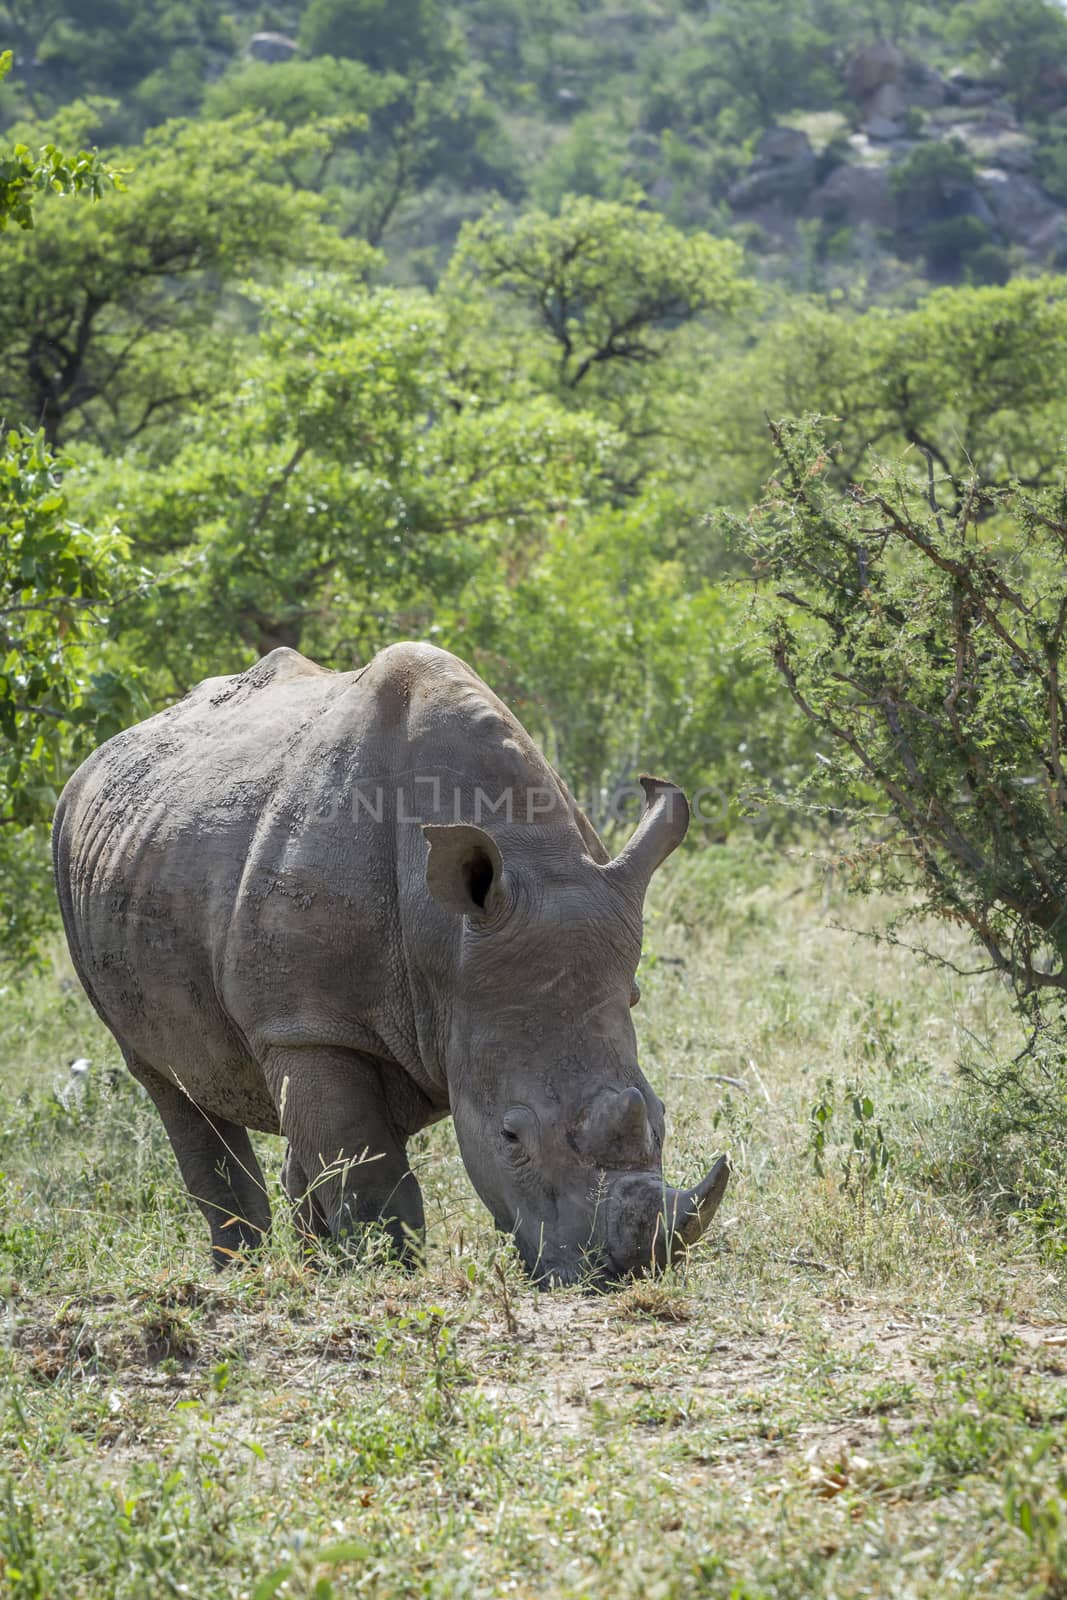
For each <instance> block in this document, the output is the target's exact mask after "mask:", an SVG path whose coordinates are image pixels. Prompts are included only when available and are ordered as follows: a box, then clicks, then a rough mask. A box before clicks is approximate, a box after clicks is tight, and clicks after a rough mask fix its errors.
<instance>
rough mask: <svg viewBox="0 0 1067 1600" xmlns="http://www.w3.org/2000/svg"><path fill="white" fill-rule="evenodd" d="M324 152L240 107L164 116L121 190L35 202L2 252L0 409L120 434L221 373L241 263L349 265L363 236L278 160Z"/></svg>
mask: <svg viewBox="0 0 1067 1600" xmlns="http://www.w3.org/2000/svg"><path fill="white" fill-rule="evenodd" d="M329 146H330V132H329V130H328V129H327V130H323V129H321V128H318V127H316V126H315V125H314V124H313V125H311V126H310V127H308V128H306V129H302V130H300V131H299V132H297V133H287V132H286V131H285V130H284V129H282V128H281V127H279V126H278V125H277V124H271V123H263V122H262V121H257V120H256V119H254V118H253V117H252V116H250V115H247V114H246V115H244V116H241V117H236V118H233V119H231V120H229V121H226V122H221V123H209V122H201V123H171V124H168V125H167V126H165V127H164V128H162V129H159V130H158V131H157V132H155V133H153V134H151V135H149V137H148V139H147V140H146V142H145V144H144V146H143V147H142V148H141V149H140V150H139V151H138V152H136V153H134V152H129V153H127V154H126V155H123V156H121V157H120V158H119V160H120V164H121V165H122V166H124V167H126V166H129V167H131V168H133V170H132V171H131V172H130V173H129V176H128V180H127V182H128V193H126V194H123V195H120V196H107V197H105V198H104V200H103V201H102V202H101V203H100V204H98V205H96V206H92V207H73V208H72V207H69V206H65V205H61V204H60V203H59V202H58V201H57V200H54V199H53V200H51V201H50V202H49V203H48V204H47V205H42V206H41V208H40V213H39V216H38V217H37V219H36V226H35V228H34V229H33V231H32V232H30V233H25V234H21V235H19V236H17V237H16V238H15V239H14V240H13V241H11V242H10V243H9V244H7V245H6V247H5V248H4V250H3V252H2V253H0V408H2V410H3V412H4V413H5V414H6V416H7V417H8V419H9V420H10V421H17V422H26V423H32V422H39V423H40V424H41V425H42V426H43V427H44V430H45V433H46V436H47V437H48V439H49V441H50V442H52V443H55V442H56V441H57V440H59V439H60V438H61V437H62V438H63V439H64V440H69V439H71V438H73V437H77V436H79V435H82V436H84V435H85V434H89V436H90V437H93V438H96V439H114V440H116V441H121V440H124V439H127V440H128V439H130V438H133V437H136V436H137V435H138V434H140V433H141V432H143V431H144V429H146V428H147V427H149V426H155V425H157V424H158V423H159V422H160V421H161V420H163V419H164V418H165V417H167V416H171V415H173V414H174V413H175V412H176V411H177V410H178V409H179V408H180V406H181V405H183V404H186V403H188V401H189V400H190V399H192V398H194V397H195V396H197V395H198V394H199V393H201V392H202V391H203V390H204V389H205V388H206V387H208V386H209V385H211V384H215V383H221V382H223V381H224V373H225V370H226V365H227V364H228V361H229V351H230V349H231V347H232V343H233V331H232V323H231V324H230V325H229V326H228V325H227V324H226V323H225V322H224V321H219V320H217V316H218V313H219V311H220V308H221V306H222V303H223V300H224V292H223V291H224V285H225V284H226V281H227V280H228V279H229V280H232V279H233V278H234V277H235V276H236V275H239V274H243V273H245V272H247V271H249V270H251V269H253V268H255V269H256V270H258V271H259V272H261V273H269V272H270V271H271V270H272V269H274V268H277V267H279V266H281V265H282V264H285V263H292V262H320V263H330V264H333V265H336V266H338V267H344V268H347V269H348V270H349V271H352V272H353V273H356V274H358V273H360V272H361V271H362V270H363V269H365V268H366V267H367V266H368V265H369V264H370V262H371V260H372V259H373V257H372V255H371V254H370V252H368V250H367V249H366V247H365V246H363V245H360V244H358V243H356V242H355V241H353V242H350V243H349V242H345V241H343V240H341V239H339V238H338V237H337V235H336V233H334V231H333V230H332V229H330V228H327V227H326V226H324V225H323V223H322V221H321V215H322V211H323V201H322V199H321V198H320V197H319V196H316V195H313V194H310V193H307V192H304V191H302V190H300V189H298V188H297V187H296V186H294V184H292V183H290V182H288V181H286V178H285V167H286V165H287V163H289V162H295V161H298V160H299V159H300V158H302V157H306V156H308V155H310V154H313V153H319V154H320V155H321V154H322V153H324V152H325V151H327V150H328V149H329Z"/></svg>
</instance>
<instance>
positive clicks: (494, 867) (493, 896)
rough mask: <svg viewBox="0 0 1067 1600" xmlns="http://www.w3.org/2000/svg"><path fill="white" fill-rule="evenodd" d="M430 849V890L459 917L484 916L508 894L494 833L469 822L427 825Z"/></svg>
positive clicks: (428, 874) (438, 900)
mask: <svg viewBox="0 0 1067 1600" xmlns="http://www.w3.org/2000/svg"><path fill="white" fill-rule="evenodd" d="M422 831H423V835H424V837H425V839H426V842H427V844H428V845H429V846H430V854H429V857H428V858H427V861H426V887H427V889H429V891H430V893H431V894H432V895H433V897H434V899H435V900H436V901H437V903H438V905H442V906H444V907H445V910H446V911H452V912H454V913H455V915H456V916H457V917H484V916H486V915H487V914H489V913H490V912H491V911H492V910H493V907H494V902H496V901H498V900H499V898H500V896H501V895H502V894H503V892H504V863H503V861H502V860H501V858H500V851H499V850H498V849H497V847H496V841H495V840H494V838H493V836H492V834H489V833H486V831H485V829H484V828H475V827H474V826H472V825H471V824H470V823H467V822H452V823H442V824H438V823H433V822H426V823H424V824H423V828H422Z"/></svg>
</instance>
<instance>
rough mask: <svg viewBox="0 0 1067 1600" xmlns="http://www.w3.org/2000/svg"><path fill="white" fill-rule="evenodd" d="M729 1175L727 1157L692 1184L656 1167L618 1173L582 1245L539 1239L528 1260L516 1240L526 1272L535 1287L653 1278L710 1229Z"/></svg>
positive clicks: (605, 1287) (600, 1287)
mask: <svg viewBox="0 0 1067 1600" xmlns="http://www.w3.org/2000/svg"><path fill="white" fill-rule="evenodd" d="M729 1179H730V1163H729V1159H728V1158H727V1157H726V1156H720V1157H719V1158H718V1160H717V1161H716V1162H715V1163H714V1164H713V1166H712V1167H711V1169H710V1171H709V1172H708V1173H707V1175H706V1177H704V1178H702V1179H701V1181H700V1183H698V1184H695V1185H694V1186H693V1188H691V1189H674V1188H671V1187H670V1186H669V1185H667V1184H665V1183H664V1182H663V1180H662V1178H661V1177H660V1175H659V1174H658V1173H653V1172H640V1173H626V1174H621V1175H619V1176H618V1177H616V1178H615V1181H614V1182H613V1183H611V1184H610V1186H608V1189H607V1192H606V1194H605V1196H604V1199H603V1204H602V1211H601V1216H600V1219H599V1220H600V1226H599V1227H598V1226H597V1225H596V1224H594V1228H593V1231H592V1234H591V1236H590V1239H589V1241H588V1243H586V1244H585V1245H584V1246H580V1247H577V1248H575V1249H573V1250H571V1249H568V1248H567V1247H566V1246H560V1247H557V1248H556V1249H553V1250H546V1249H545V1248H544V1247H543V1245H542V1248H541V1249H540V1250H539V1251H538V1252H537V1254H536V1255H535V1256H533V1257H532V1259H531V1258H530V1257H529V1256H528V1254H527V1252H526V1251H524V1250H523V1248H522V1244H521V1242H520V1241H519V1240H516V1243H518V1244H519V1251H520V1254H521V1255H522V1256H523V1261H524V1264H525V1266H526V1270H527V1272H528V1273H529V1275H530V1277H531V1278H532V1279H533V1281H534V1283H535V1284H536V1285H537V1287H538V1288H539V1289H542V1290H549V1289H562V1288H573V1287H575V1286H580V1287H582V1288H585V1289H588V1290H590V1291H591V1292H593V1293H597V1292H600V1293H602V1292H605V1291H610V1290H613V1289H619V1288H622V1287H624V1286H625V1285H626V1284H627V1283H630V1282H632V1281H633V1280H634V1279H635V1278H643V1277H649V1276H654V1275H655V1274H656V1273H658V1272H662V1271H663V1270H664V1268H665V1267H667V1266H668V1265H669V1264H670V1263H671V1262H675V1261H678V1260H679V1259H681V1258H683V1257H684V1256H686V1255H687V1254H688V1253H689V1251H690V1250H691V1249H692V1248H693V1247H694V1245H696V1244H697V1243H698V1242H699V1240H700V1239H701V1238H702V1237H703V1235H704V1234H705V1233H706V1232H707V1230H708V1228H709V1227H710V1226H711V1222H712V1218H713V1217H714V1216H715V1213H716V1212H717V1211H718V1209H719V1206H720V1205H721V1204H722V1200H723V1196H724V1195H725V1193H726V1187H727V1184H728V1182H729ZM597 1235H599V1239H598V1238H597Z"/></svg>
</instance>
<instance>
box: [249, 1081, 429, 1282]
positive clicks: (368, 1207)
mask: <svg viewBox="0 0 1067 1600" xmlns="http://www.w3.org/2000/svg"><path fill="white" fill-rule="evenodd" d="M264 1070H265V1074H266V1078H267V1082H268V1083H269V1085H270V1088H271V1092H272V1093H273V1095H274V1097H275V1103H276V1104H277V1105H278V1107H279V1111H280V1121H281V1124H282V1132H283V1133H284V1134H285V1136H286V1138H287V1139H288V1140H289V1152H288V1154H287V1156H286V1171H285V1178H284V1181H285V1187H286V1191H287V1193H288V1194H289V1197H290V1199H292V1200H293V1201H294V1202H295V1203H296V1206H297V1225H298V1227H302V1226H303V1227H305V1231H307V1232H310V1233H313V1234H324V1235H326V1236H329V1237H333V1238H343V1237H345V1236H346V1235H350V1234H355V1233H359V1232H361V1231H362V1229H363V1228H364V1227H365V1226H366V1225H367V1224H368V1223H374V1222H380V1223H382V1224H383V1226H384V1228H385V1231H386V1233H387V1234H388V1235H389V1237H390V1239H391V1240H392V1243H393V1246H394V1248H395V1249H396V1252H397V1254H398V1255H400V1256H401V1257H404V1258H408V1259H410V1258H411V1256H412V1255H417V1254H418V1251H419V1247H420V1244H421V1240H422V1236H423V1230H424V1228H425V1217H424V1215H423V1209H422V1195H421V1193H420V1191H419V1186H418V1183H417V1182H416V1181H415V1175H414V1173H413V1172H412V1170H411V1168H410V1167H409V1166H408V1158H407V1151H406V1149H405V1143H406V1141H405V1137H404V1135H403V1133H402V1132H400V1131H399V1130H398V1129H397V1127H396V1126H395V1124H394V1122H393V1120H392V1118H391V1117H390V1115H389V1107H388V1103H387V1101H386V1097H385V1091H384V1088H383V1085H382V1079H381V1074H380V1072H379V1070H378V1066H377V1064H376V1063H375V1062H374V1061H373V1060H372V1059H371V1058H370V1057H369V1056H363V1055H360V1054H359V1053H358V1052H356V1051H351V1050H275V1051H272V1052H271V1054H270V1057H269V1059H268V1061H267V1063H266V1065H265V1069H264ZM305 1225H306V1226H305Z"/></svg>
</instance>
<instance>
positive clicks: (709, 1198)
mask: <svg viewBox="0 0 1067 1600" xmlns="http://www.w3.org/2000/svg"><path fill="white" fill-rule="evenodd" d="M729 1181H730V1161H729V1158H728V1157H727V1156H720V1157H719V1159H718V1161H716V1163H715V1165H714V1166H713V1167H712V1169H711V1171H710V1172H709V1173H708V1175H707V1177H706V1178H703V1179H701V1181H700V1183H698V1184H697V1185H696V1187H695V1188H693V1189H681V1190H679V1191H677V1200H676V1202H675V1206H674V1216H675V1226H674V1239H673V1242H674V1244H675V1245H676V1246H681V1247H682V1248H683V1249H685V1250H691V1249H692V1247H693V1245H695V1244H696V1242H697V1240H698V1239H700V1238H701V1237H702V1235H703V1234H705V1233H706V1232H707V1230H708V1228H709V1227H710V1226H711V1219H712V1217H713V1216H714V1215H715V1213H716V1211H718V1209H719V1207H720V1205H721V1204H722V1197H723V1195H724V1194H725V1193H726V1185H727V1184H728V1183H729Z"/></svg>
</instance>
